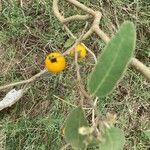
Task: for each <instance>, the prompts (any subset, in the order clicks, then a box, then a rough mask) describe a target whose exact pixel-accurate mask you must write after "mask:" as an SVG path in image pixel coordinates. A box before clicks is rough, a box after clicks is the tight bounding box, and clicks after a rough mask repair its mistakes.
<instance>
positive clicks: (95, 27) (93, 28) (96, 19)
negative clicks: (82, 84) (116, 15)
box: [53, 0, 150, 80]
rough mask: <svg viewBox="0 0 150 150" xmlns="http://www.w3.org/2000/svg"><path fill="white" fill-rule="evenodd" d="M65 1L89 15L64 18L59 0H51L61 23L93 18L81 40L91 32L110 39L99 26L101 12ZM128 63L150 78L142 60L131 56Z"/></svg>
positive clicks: (73, 0)
mask: <svg viewBox="0 0 150 150" xmlns="http://www.w3.org/2000/svg"><path fill="white" fill-rule="evenodd" d="M66 1H68V2H70V3H71V4H73V5H75V6H76V7H78V8H80V9H82V10H83V11H85V12H86V13H88V15H89V16H88V15H86V17H85V16H82V15H75V16H72V17H69V18H71V19H68V18H65V17H64V16H62V15H61V14H60V12H59V8H58V2H59V0H53V11H54V14H55V16H56V17H57V18H58V20H59V21H60V22H61V23H62V24H65V23H66V22H67V23H68V22H70V21H74V20H87V19H90V16H92V18H93V19H94V21H93V24H92V26H91V28H90V29H89V30H88V31H87V32H86V33H85V34H84V36H83V38H82V40H85V39H87V38H88V37H89V36H90V35H91V34H92V33H94V32H95V33H96V34H97V35H98V36H99V37H100V38H101V39H102V40H103V41H104V42H105V43H108V42H109V41H110V38H109V36H108V35H107V34H106V33H104V32H103V31H102V30H101V29H100V27H99V24H100V19H101V16H102V14H101V12H99V11H94V10H93V9H91V8H88V7H86V6H85V5H83V4H82V3H80V2H78V1H77V0H66ZM65 20H67V21H65ZM130 65H131V66H132V67H134V68H135V69H136V70H137V71H139V72H140V73H142V74H143V75H144V76H145V77H146V78H147V79H148V80H150V69H149V68H148V67H147V66H145V65H144V64H143V63H142V62H140V61H139V60H138V59H136V58H132V59H131V61H130Z"/></svg>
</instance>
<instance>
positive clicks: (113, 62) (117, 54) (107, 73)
mask: <svg viewBox="0 0 150 150" xmlns="http://www.w3.org/2000/svg"><path fill="white" fill-rule="evenodd" d="M123 41H124V38H123V39H121V41H120V44H119V46H118V49H117V53H116V56H115V59H114V60H113V61H112V63H111V66H110V68H109V69H108V71H107V72H106V74H105V76H104V78H103V79H102V81H101V83H100V84H99V86H98V87H97V88H96V90H95V92H94V93H93V94H95V93H96V92H97V91H98V90H99V89H100V87H101V85H102V84H103V83H104V82H105V80H106V78H107V77H108V75H109V73H110V72H111V70H112V66H113V65H114V64H115V62H116V58H117V57H118V56H119V50H120V51H121V49H120V47H121V44H122V43H123Z"/></svg>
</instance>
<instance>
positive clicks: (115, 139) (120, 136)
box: [99, 127, 125, 150]
mask: <svg viewBox="0 0 150 150" xmlns="http://www.w3.org/2000/svg"><path fill="white" fill-rule="evenodd" d="M103 138H104V142H103V143H101V144H100V146H99V148H100V150H123V147H124V144H125V136H124V133H123V132H122V131H121V130H120V129H119V128H115V127H113V128H111V129H106V131H105V135H104V137H103Z"/></svg>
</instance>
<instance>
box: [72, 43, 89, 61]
mask: <svg viewBox="0 0 150 150" xmlns="http://www.w3.org/2000/svg"><path fill="white" fill-rule="evenodd" d="M75 49H76V50H77V52H78V56H79V59H83V58H85V57H86V54H87V52H86V48H85V46H84V44H83V43H80V44H77V45H76V47H75ZM75 49H73V50H71V55H72V56H74V55H75Z"/></svg>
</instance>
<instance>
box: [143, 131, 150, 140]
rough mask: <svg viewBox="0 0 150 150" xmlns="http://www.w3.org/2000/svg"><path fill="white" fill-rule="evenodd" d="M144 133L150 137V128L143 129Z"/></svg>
mask: <svg viewBox="0 0 150 150" xmlns="http://www.w3.org/2000/svg"><path fill="white" fill-rule="evenodd" d="M144 134H145V136H146V137H147V138H149V139H150V130H146V131H144Z"/></svg>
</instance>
